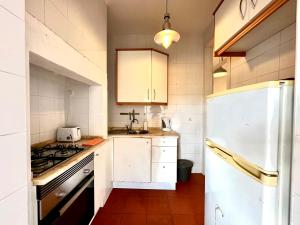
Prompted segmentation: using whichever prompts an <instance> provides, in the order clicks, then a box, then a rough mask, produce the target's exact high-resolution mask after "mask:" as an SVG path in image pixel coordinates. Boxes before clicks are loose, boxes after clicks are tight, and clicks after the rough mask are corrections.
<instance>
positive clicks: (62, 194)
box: [55, 192, 67, 198]
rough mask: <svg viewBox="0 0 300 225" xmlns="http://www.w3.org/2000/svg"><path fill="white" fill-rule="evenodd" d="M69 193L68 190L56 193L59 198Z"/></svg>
mask: <svg viewBox="0 0 300 225" xmlns="http://www.w3.org/2000/svg"><path fill="white" fill-rule="evenodd" d="M66 195H67V193H66V192H57V193H55V196H56V197H58V198H63V197H65V196H66Z"/></svg>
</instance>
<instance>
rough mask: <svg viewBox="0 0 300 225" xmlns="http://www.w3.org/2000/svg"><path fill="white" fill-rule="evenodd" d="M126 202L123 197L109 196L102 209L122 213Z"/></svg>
mask: <svg viewBox="0 0 300 225" xmlns="http://www.w3.org/2000/svg"><path fill="white" fill-rule="evenodd" d="M125 209H126V202H125V200H124V198H121V197H114V196H110V197H109V199H108V200H107V202H106V204H105V206H104V207H103V209H102V211H103V212H104V213H124V212H125Z"/></svg>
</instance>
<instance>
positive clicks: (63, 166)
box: [32, 139, 108, 186]
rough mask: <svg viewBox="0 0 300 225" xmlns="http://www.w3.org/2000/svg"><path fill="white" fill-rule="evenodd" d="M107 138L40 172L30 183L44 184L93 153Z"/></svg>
mask: <svg viewBox="0 0 300 225" xmlns="http://www.w3.org/2000/svg"><path fill="white" fill-rule="evenodd" d="M87 140H88V139H82V140H81V141H79V142H76V144H82V142H84V141H87ZM107 141H108V140H104V141H103V142H101V143H100V144H97V145H95V146H92V147H89V148H87V149H86V150H84V151H81V152H79V153H77V154H76V155H74V156H72V157H70V158H69V159H67V160H65V161H63V162H61V163H60V164H58V165H56V166H55V167H52V168H50V169H49V170H47V171H46V172H45V173H43V174H41V175H40V176H38V177H33V178H32V184H33V185H34V186H37V185H45V184H47V183H48V182H50V181H51V180H53V179H54V178H56V177H57V176H59V175H61V174H62V173H63V172H65V171H66V170H68V169H69V168H71V167H72V166H74V165H75V164H76V163H78V162H80V161H81V160H82V159H84V158H85V157H87V156H89V155H90V154H92V153H94V152H95V151H96V150H97V148H98V147H100V146H102V145H104V144H105V143H106V142H107Z"/></svg>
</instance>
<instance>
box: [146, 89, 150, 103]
mask: <svg viewBox="0 0 300 225" xmlns="http://www.w3.org/2000/svg"><path fill="white" fill-rule="evenodd" d="M147 98H148V100H150V92H149V88H148V89H147Z"/></svg>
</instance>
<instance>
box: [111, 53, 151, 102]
mask: <svg viewBox="0 0 300 225" xmlns="http://www.w3.org/2000/svg"><path fill="white" fill-rule="evenodd" d="M117 68H118V71H117V73H118V87H117V88H118V93H117V95H118V102H120V103H127V102H129V103H134V102H150V101H151V97H150V95H151V92H150V91H151V51H118V62H117Z"/></svg>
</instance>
